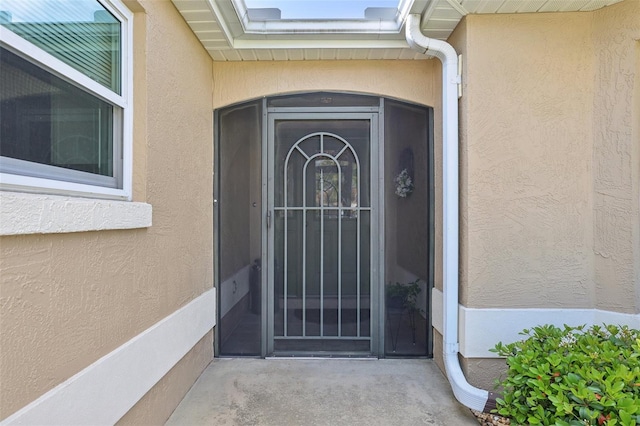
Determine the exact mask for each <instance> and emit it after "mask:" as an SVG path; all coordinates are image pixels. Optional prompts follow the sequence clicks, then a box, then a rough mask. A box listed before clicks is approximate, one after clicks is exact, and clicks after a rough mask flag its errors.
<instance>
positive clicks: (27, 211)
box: [0, 191, 152, 235]
mask: <svg viewBox="0 0 640 426" xmlns="http://www.w3.org/2000/svg"><path fill="white" fill-rule="evenodd" d="M151 222H152V208H151V204H147V203H135V202H131V201H118V200H100V199H89V198H78V197H64V196H57V195H42V194H28V193H21V192H5V191H0V235H24V234H62V233H67V232H84V231H102V230H110V229H135V228H146V227H149V226H151Z"/></svg>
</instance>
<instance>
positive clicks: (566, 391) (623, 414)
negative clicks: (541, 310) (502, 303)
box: [492, 325, 640, 426]
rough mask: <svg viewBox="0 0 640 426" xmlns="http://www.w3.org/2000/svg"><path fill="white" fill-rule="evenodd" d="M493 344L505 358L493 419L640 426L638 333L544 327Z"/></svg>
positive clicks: (560, 424)
mask: <svg viewBox="0 0 640 426" xmlns="http://www.w3.org/2000/svg"><path fill="white" fill-rule="evenodd" d="M520 334H521V335H524V336H527V337H526V338H525V339H524V340H521V341H518V342H514V343H511V344H508V345H504V344H502V343H498V344H497V345H496V346H495V348H494V349H492V352H496V353H497V354H498V355H500V356H504V357H506V361H507V366H508V372H507V377H506V379H505V380H503V381H500V380H498V381H496V384H497V385H499V386H502V387H503V393H502V398H498V399H497V407H498V408H497V410H496V411H497V413H498V414H500V415H502V416H505V417H508V418H510V419H511V422H512V424H513V423H516V424H531V425H558V426H567V425H571V426H572V425H580V426H584V425H598V426H602V425H605V426H612V425H621V426H634V425H640V331H638V330H634V329H630V328H628V327H626V326H622V327H617V326H614V325H605V326H603V327H599V326H592V327H591V328H589V329H586V330H585V326H580V327H569V326H567V325H565V326H564V330H561V329H560V328H558V327H555V326H552V325H543V326H540V327H535V328H533V329H531V330H524V331H522V332H521V333H520Z"/></svg>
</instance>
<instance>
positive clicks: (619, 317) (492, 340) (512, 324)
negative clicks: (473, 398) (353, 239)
mask: <svg viewBox="0 0 640 426" xmlns="http://www.w3.org/2000/svg"><path fill="white" fill-rule="evenodd" d="M431 298H432V299H431V300H432V311H431V312H432V321H433V327H434V328H435V329H436V330H438V332H439V333H440V334H442V332H443V326H442V324H443V319H442V303H443V302H442V292H441V291H440V290H438V289H435V288H434V289H433V290H432V292H431ZM458 307H459V311H458V320H459V335H460V354H461V355H462V356H464V357H465V358H497V357H498V356H497V355H496V354H495V353H493V352H489V349H491V348H493V347H494V346H495V344H496V343H498V342H502V343H511V342H515V341H516V340H521V339H522V336H521V335H519V334H518V333H519V332H521V331H522V330H523V329H525V328H532V327H535V326H537V325H542V324H553V325H555V326H558V327H562V326H563V325H564V324H567V325H570V326H577V325H582V324H586V325H593V324H598V325H600V324H603V323H607V324H619V325H628V326H629V327H632V328H636V329H640V314H623V313H619V312H612V311H603V310H600V309H540V308H522V309H497V308H491V309H478V308H467V307H466V306H463V305H458Z"/></svg>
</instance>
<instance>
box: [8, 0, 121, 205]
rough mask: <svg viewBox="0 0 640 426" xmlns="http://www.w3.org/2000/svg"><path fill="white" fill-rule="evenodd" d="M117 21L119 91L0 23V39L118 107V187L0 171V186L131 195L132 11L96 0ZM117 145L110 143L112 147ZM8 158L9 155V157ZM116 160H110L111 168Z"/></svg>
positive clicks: (97, 195)
mask: <svg viewBox="0 0 640 426" xmlns="http://www.w3.org/2000/svg"><path fill="white" fill-rule="evenodd" d="M98 1H99V2H100V4H102V6H104V7H105V9H107V10H108V11H109V12H111V13H112V14H113V15H114V16H115V17H116V18H117V19H118V20H119V21H120V23H121V57H122V62H121V67H122V69H121V73H122V74H121V79H122V80H121V82H122V84H121V86H122V87H121V94H120V95H118V94H117V93H115V92H113V91H112V90H110V89H108V88H106V87H104V86H103V85H102V84H100V83H98V82H96V81H94V80H92V79H91V78H89V77H87V76H86V75H84V74H83V73H81V72H80V71H77V70H76V69H75V68H73V67H71V66H69V65H67V64H66V63H64V62H62V61H61V60H59V59H58V58H56V57H54V56H52V55H51V54H49V53H47V52H45V51H44V50H42V49H40V48H39V47H37V46H35V45H34V44H32V43H30V42H28V41H27V40H25V39H23V38H22V37H20V36H18V35H16V34H15V33H13V32H12V31H10V30H8V29H7V28H5V27H3V26H0V43H1V44H2V45H3V47H6V48H8V49H9V50H11V51H13V52H15V53H17V54H19V55H21V56H23V57H25V58H27V59H28V60H29V61H31V62H33V63H35V64H36V65H37V66H39V67H41V68H43V69H45V70H46V71H48V72H50V73H52V74H54V75H56V76H57V77H60V78H62V79H63V80H65V81H67V82H69V83H71V84H73V85H75V86H77V87H79V88H81V89H82V90H85V91H87V92H88V93H90V94H91V95H93V96H96V97H97V98H100V99H102V100H104V101H106V102H108V103H110V104H113V105H114V106H117V107H119V108H121V109H122V132H119V133H120V134H121V135H122V140H119V138H114V145H115V144H121V147H120V149H121V150H122V164H121V167H122V171H121V179H122V181H121V186H122V187H121V188H109V187H106V186H97V185H91V184H87V183H75V182H69V181H63V180H56V179H54V178H44V177H34V176H24V175H18V174H13V173H7V172H1V171H0V190H4V191H20V192H35V193H46V194H56V195H71V196H82V197H90V198H107V199H116V200H127V201H130V200H131V199H132V173H133V170H132V168H133V126H132V122H133V43H132V36H133V13H131V11H129V10H128V9H127V8H126V7H125V5H124V4H123V3H122V1H121V0H98ZM115 149H117V147H114V150H115ZM9 162H11V159H9ZM115 167H116V164H115V163H114V168H115Z"/></svg>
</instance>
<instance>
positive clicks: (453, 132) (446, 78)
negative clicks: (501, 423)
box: [405, 14, 495, 411]
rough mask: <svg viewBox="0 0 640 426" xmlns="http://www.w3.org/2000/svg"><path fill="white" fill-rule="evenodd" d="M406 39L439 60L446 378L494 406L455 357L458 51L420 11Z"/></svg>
mask: <svg viewBox="0 0 640 426" xmlns="http://www.w3.org/2000/svg"><path fill="white" fill-rule="evenodd" d="M405 29H406V39H407V43H409V46H411V48H412V49H414V50H417V51H419V52H421V53H425V54H426V53H427V52H428V54H429V55H432V56H435V57H437V58H438V59H440V62H442V145H443V146H442V175H443V188H442V198H443V200H442V201H443V202H442V209H443V215H442V217H443V262H444V265H443V285H442V286H443V298H444V300H443V317H444V318H443V341H444V342H443V343H444V344H443V346H444V365H445V370H446V373H447V378H448V379H449V383H450V384H451V388H452V389H453V393H454V395H455V396H456V399H457V400H458V401H460V403H462V404H463V405H465V406H467V407H469V408H471V409H473V410H477V411H488V410H490V409H491V408H494V407H495V405H494V404H495V397H493V395H491V397H492V398H490V392H488V391H486V390H483V389H478V388H476V387H473V386H471V385H470V384H469V382H467V379H466V378H465V377H464V374H463V373H462V368H461V367H460V361H459V359H458V350H459V343H458V84H459V83H460V78H461V77H460V76H458V55H457V53H456V51H455V50H454V48H453V47H452V46H451V45H450V44H449V43H447V42H445V41H441V40H436V39H431V38H429V37H426V36H425V35H424V34H422V31H420V15H418V14H412V15H409V17H408V18H407V22H406V28H405Z"/></svg>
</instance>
